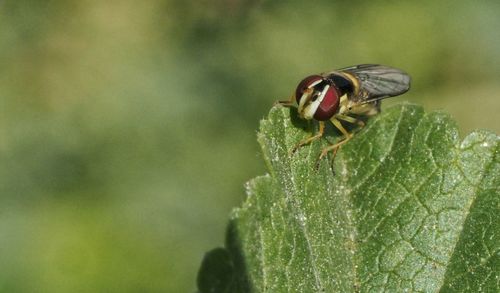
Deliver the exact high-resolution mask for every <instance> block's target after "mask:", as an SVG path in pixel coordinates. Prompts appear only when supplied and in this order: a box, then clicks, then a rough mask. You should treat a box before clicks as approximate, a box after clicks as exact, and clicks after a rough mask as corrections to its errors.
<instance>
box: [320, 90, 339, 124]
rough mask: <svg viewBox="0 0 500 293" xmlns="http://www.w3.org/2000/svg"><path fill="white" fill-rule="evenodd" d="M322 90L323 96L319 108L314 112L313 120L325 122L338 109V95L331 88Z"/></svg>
mask: <svg viewBox="0 0 500 293" xmlns="http://www.w3.org/2000/svg"><path fill="white" fill-rule="evenodd" d="M327 87H328V88H325V89H324V91H325V92H324V96H323V99H322V100H321V102H320V104H319V107H318V108H317V109H316V112H314V119H316V120H319V121H325V120H328V119H330V118H332V117H333V115H335V113H336V112H337V110H338V108H339V103H340V98H339V93H338V92H337V90H336V89H335V87H333V86H327Z"/></svg>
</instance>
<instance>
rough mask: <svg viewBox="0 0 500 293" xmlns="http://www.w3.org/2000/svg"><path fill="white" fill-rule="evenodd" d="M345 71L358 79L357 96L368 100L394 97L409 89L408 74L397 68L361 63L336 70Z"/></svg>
mask: <svg viewBox="0 0 500 293" xmlns="http://www.w3.org/2000/svg"><path fill="white" fill-rule="evenodd" d="M338 71H339V72H343V73H347V74H350V75H351V76H353V77H354V78H356V79H357V80H358V81H359V87H360V91H359V94H358V98H359V99H360V100H364V101H368V100H372V99H377V100H378V99H381V98H383V97H394V96H397V95H401V94H403V93H405V92H407V91H408V90H409V89H410V80H411V79H410V76H409V75H408V74H407V73H405V72H404V71H401V70H399V69H397V68H393V67H389V66H384V65H378V64H362V65H357V66H352V67H347V68H342V69H339V70H338Z"/></svg>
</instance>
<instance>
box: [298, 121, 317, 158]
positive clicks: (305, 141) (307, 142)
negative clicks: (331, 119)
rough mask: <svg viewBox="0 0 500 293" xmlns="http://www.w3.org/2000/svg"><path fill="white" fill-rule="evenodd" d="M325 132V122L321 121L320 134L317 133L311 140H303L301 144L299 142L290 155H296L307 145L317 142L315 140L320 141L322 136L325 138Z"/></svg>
mask: <svg viewBox="0 0 500 293" xmlns="http://www.w3.org/2000/svg"><path fill="white" fill-rule="evenodd" d="M324 132H325V122H324V121H320V122H319V130H318V133H316V134H315V135H313V136H311V137H309V138H306V139H304V140H302V141H301V142H299V143H298V144H297V145H296V146H295V147H294V148H293V149H292V150H291V152H290V154H291V155H292V154H294V153H295V152H296V151H297V150H298V149H299V148H300V147H302V146H304V145H306V144H310V143H311V142H313V141H315V140H318V139H320V138H321V137H322V136H323V133H324Z"/></svg>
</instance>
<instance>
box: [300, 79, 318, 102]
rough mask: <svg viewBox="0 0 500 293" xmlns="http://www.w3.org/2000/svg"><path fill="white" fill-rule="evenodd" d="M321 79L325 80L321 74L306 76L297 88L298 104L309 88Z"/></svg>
mask: <svg viewBox="0 0 500 293" xmlns="http://www.w3.org/2000/svg"><path fill="white" fill-rule="evenodd" d="M321 81H323V77H322V76H321V75H311V76H308V77H306V78H304V79H303V80H302V81H301V82H300V83H299V85H298V86H297V89H296V90H295V99H296V100H297V104H300V98H301V97H302V95H303V94H304V92H305V91H306V90H307V89H308V88H313V87H314V86H316V85H317V84H318V83H320V82H321Z"/></svg>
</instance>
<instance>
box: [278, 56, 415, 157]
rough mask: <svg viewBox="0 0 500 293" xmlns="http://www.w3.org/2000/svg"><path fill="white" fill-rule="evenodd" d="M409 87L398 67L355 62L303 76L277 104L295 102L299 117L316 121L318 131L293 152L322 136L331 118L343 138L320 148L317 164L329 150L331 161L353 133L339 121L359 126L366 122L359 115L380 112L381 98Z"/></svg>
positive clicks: (406, 89)
mask: <svg viewBox="0 0 500 293" xmlns="http://www.w3.org/2000/svg"><path fill="white" fill-rule="evenodd" d="M409 89H410V76H409V75H408V74H406V73H405V72H403V71H401V70H399V69H397V68H393V67H389V66H384V65H377V64H362V65H356V66H352V67H347V68H342V69H339V70H335V71H331V72H326V73H322V74H318V75H311V76H308V77H306V78H304V79H303V80H302V81H301V82H300V83H299V85H298V86H297V89H296V90H295V94H294V95H292V97H291V98H290V100H289V101H279V102H278V103H279V104H281V105H283V106H286V107H294V106H295V102H296V103H297V105H298V106H297V108H298V114H299V116H300V118H302V119H306V120H313V119H314V120H317V121H319V130H318V132H317V133H316V134H315V135H313V136H311V137H309V138H307V139H304V140H302V141H300V142H299V143H298V144H297V145H296V146H295V147H294V148H293V150H292V153H294V152H295V151H296V150H297V149H298V148H300V147H301V146H304V145H306V144H309V143H311V142H313V141H315V140H317V139H319V138H321V137H322V136H323V134H324V131H325V123H326V121H330V122H331V123H332V124H333V125H334V126H335V127H336V128H338V129H339V130H340V132H341V133H342V134H343V137H342V139H341V140H340V141H339V142H337V143H335V144H332V145H330V146H328V147H326V148H324V149H323V150H322V152H321V154H320V156H319V158H318V163H319V161H320V160H321V159H322V158H323V157H325V156H326V155H327V154H328V152H330V151H333V152H334V154H333V157H332V162H333V158H334V157H335V155H336V153H337V151H338V149H339V148H340V147H341V146H342V145H343V144H345V143H346V142H348V141H349V140H350V139H351V138H352V137H353V135H354V134H353V133H351V132H349V131H347V130H346V129H345V128H344V126H343V125H342V122H347V123H350V124H353V125H358V126H359V127H358V129H360V128H362V127H363V126H364V125H365V123H364V122H363V120H361V118H362V117H369V116H373V115H376V114H378V113H379V112H380V103H381V100H383V99H385V98H389V97H394V96H398V95H401V94H403V93H405V92H407V91H408V90H409ZM341 121H342V122H341Z"/></svg>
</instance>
